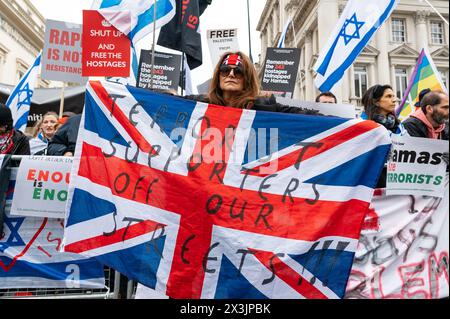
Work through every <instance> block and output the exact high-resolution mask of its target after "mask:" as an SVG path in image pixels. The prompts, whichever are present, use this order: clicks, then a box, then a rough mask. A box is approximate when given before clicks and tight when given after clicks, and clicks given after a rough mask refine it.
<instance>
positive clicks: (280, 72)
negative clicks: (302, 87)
mask: <svg viewBox="0 0 450 319" xmlns="http://www.w3.org/2000/svg"><path fill="white" fill-rule="evenodd" d="M299 62H300V50H299V49H295V48H286V49H279V48H267V54H266V61H265V62H264V72H263V77H262V83H261V85H262V88H263V90H264V91H271V92H285V93H290V94H292V93H293V92H294V89H295V82H296V80H297V72H298V65H299Z"/></svg>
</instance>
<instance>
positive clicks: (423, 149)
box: [386, 135, 448, 197]
mask: <svg viewBox="0 0 450 319" xmlns="http://www.w3.org/2000/svg"><path fill="white" fill-rule="evenodd" d="M444 152H447V153H448V141H441V140H433V139H428V138H418V137H410V136H399V135H393V136H392V152H391V156H390V158H389V161H388V170H387V182H386V192H387V195H415V196H421V195H424V196H434V197H442V196H444V191H445V189H444V188H445V187H444V181H445V170H446V164H445V162H444V161H443V160H442V155H443V153H444Z"/></svg>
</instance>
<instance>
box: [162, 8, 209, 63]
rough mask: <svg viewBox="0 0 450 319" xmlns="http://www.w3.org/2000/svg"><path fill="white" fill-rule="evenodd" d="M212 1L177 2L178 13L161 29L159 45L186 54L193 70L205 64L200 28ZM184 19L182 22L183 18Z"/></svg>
mask: <svg viewBox="0 0 450 319" xmlns="http://www.w3.org/2000/svg"><path fill="white" fill-rule="evenodd" d="M211 1H212V0H190V1H184V0H183V1H182V0H177V1H176V13H175V16H174V17H173V18H172V20H170V22H169V23H167V24H166V25H164V26H163V27H162V28H161V31H160V33H159V37H158V42H157V44H159V45H161V46H163V47H166V48H169V49H173V50H177V51H181V52H184V53H185V54H186V58H187V63H188V65H189V68H190V69H191V70H193V69H195V68H197V67H199V66H200V65H202V63H203V55H202V38H201V36H200V32H198V28H199V25H200V16H201V15H202V13H203V11H205V9H206V7H207V6H208V5H210V4H211ZM183 17H184V19H183V20H182V18H183Z"/></svg>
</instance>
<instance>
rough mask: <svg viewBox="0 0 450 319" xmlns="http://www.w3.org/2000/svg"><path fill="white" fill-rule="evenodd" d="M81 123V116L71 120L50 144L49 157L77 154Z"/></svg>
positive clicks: (73, 117)
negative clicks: (69, 153)
mask: <svg viewBox="0 0 450 319" xmlns="http://www.w3.org/2000/svg"><path fill="white" fill-rule="evenodd" d="M80 122H81V114H79V115H75V116H72V117H71V118H69V119H68V120H67V122H66V123H65V124H64V125H63V126H61V128H60V129H59V130H58V131H57V132H56V134H55V135H54V136H53V137H52V139H51V140H50V142H49V143H48V148H47V155H50V156H62V155H64V154H65V153H67V152H72V153H75V146H76V144H77V138H78V130H79V128H80Z"/></svg>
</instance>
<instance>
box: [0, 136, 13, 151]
mask: <svg viewBox="0 0 450 319" xmlns="http://www.w3.org/2000/svg"><path fill="white" fill-rule="evenodd" d="M13 135H14V130H11V131H9V132H7V133H4V134H2V135H0V154H2V155H3V154H9V153H10V152H11V150H12V149H13V147H14V142H13V140H12V137H13Z"/></svg>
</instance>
